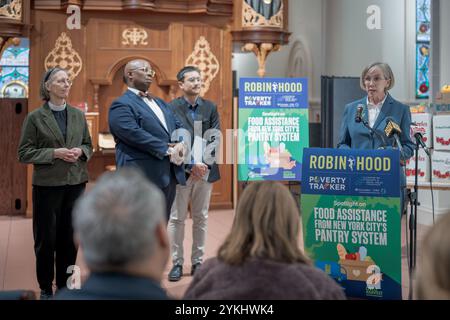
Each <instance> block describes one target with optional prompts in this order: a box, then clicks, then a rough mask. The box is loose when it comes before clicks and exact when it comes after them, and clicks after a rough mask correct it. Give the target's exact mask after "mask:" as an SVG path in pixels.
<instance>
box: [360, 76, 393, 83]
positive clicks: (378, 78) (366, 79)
mask: <svg viewBox="0 0 450 320" xmlns="http://www.w3.org/2000/svg"><path fill="white" fill-rule="evenodd" d="M381 80H388V79H386V78H381V77H373V78H371V77H365V78H364V82H367V83H370V82H372V81H373V82H374V83H378V82H380V81H381Z"/></svg>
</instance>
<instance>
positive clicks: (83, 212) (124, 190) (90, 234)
mask: <svg viewBox="0 0 450 320" xmlns="http://www.w3.org/2000/svg"><path fill="white" fill-rule="evenodd" d="M164 215H165V199H164V196H163V194H162V192H161V191H160V189H159V188H157V187H156V186H155V185H153V184H152V183H151V182H149V181H148V180H147V179H146V178H145V177H144V175H143V174H142V173H141V172H140V171H138V170H137V169H131V168H122V169H119V170H118V171H115V172H107V173H105V174H104V175H102V176H101V177H100V179H99V180H97V182H96V184H95V186H94V187H93V189H92V190H90V191H89V192H86V193H85V195H84V196H83V197H81V198H80V200H79V201H78V202H77V204H76V207H75V209H74V218H73V219H74V229H75V234H76V237H77V239H78V241H79V243H80V245H81V247H82V250H83V255H84V259H85V261H86V264H87V266H88V267H89V268H90V269H91V270H92V271H94V272H95V271H122V272H128V273H136V271H137V272H139V270H141V271H142V270H146V268H147V267H148V270H151V272H152V273H153V275H154V276H155V275H156V277H157V278H158V280H159V279H160V277H162V272H163V271H164V268H165V265H166V263H167V259H168V257H169V243H168V237H167V234H166V223H165V219H164Z"/></svg>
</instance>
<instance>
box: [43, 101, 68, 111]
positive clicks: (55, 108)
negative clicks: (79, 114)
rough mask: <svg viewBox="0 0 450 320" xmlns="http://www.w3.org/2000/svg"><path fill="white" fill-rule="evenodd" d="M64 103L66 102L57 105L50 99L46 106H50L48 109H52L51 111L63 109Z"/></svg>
mask: <svg viewBox="0 0 450 320" xmlns="http://www.w3.org/2000/svg"><path fill="white" fill-rule="evenodd" d="M66 105H67V104H66V103H65V102H64V104H63V105H62V106H57V105H56V104H53V103H51V102H50V101H49V102H48V106H49V107H50V109H52V111H63V110H64V109H65V108H66Z"/></svg>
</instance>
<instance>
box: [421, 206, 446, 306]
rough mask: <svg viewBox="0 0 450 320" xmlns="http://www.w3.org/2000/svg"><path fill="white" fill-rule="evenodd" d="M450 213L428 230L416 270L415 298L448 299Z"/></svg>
mask: <svg viewBox="0 0 450 320" xmlns="http://www.w3.org/2000/svg"><path fill="white" fill-rule="evenodd" d="M449 230H450V213H447V214H445V215H444V216H443V217H442V218H440V219H439V220H438V221H437V222H436V224H435V225H434V226H433V227H432V228H431V229H430V230H428V232H427V234H426V236H425V238H424V241H423V246H422V249H421V255H422V257H421V259H420V264H419V265H418V268H417V271H416V278H417V289H416V292H417V298H418V299H424V300H449V299H450V232H449Z"/></svg>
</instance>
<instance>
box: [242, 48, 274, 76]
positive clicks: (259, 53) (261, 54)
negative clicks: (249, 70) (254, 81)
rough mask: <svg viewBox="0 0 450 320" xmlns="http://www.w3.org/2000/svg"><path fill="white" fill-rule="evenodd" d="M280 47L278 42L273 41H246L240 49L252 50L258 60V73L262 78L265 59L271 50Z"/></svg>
mask: <svg viewBox="0 0 450 320" xmlns="http://www.w3.org/2000/svg"><path fill="white" fill-rule="evenodd" d="M280 49H281V46H280V45H279V44H274V43H258V44H257V43H246V44H245V45H244V46H243V47H242V51H248V52H250V51H251V52H253V53H254V54H255V55H256V58H257V60H258V66H259V68H258V75H259V76H260V77H261V78H263V77H264V75H265V74H266V60H267V57H268V56H269V54H270V53H271V52H276V51H279V50H280Z"/></svg>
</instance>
